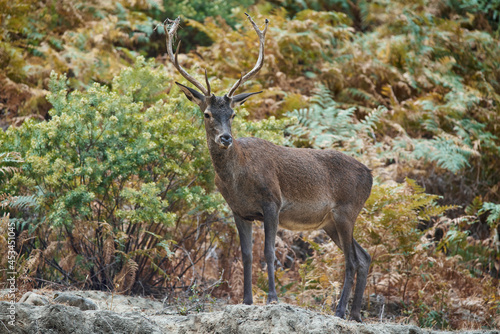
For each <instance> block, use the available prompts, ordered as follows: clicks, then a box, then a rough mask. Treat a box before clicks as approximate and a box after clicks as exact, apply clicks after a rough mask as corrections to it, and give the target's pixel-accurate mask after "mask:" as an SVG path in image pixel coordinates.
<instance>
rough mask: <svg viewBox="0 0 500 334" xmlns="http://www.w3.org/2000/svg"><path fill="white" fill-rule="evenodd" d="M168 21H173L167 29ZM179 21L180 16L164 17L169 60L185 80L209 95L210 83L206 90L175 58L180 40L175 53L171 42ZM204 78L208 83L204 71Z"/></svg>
mask: <svg viewBox="0 0 500 334" xmlns="http://www.w3.org/2000/svg"><path fill="white" fill-rule="evenodd" d="M168 23H173V24H172V26H171V27H170V30H169V29H168ZM180 23H181V17H180V16H179V17H177V18H176V19H175V20H173V21H172V20H170V19H168V18H167V19H166V20H165V21H164V22H163V28H164V29H165V34H166V35H167V37H166V44H167V53H168V56H169V57H170V61H171V62H172V63H173V64H174V67H175V68H176V69H177V71H179V73H180V74H181V75H182V76H183V77H184V78H186V80H187V81H189V82H190V83H192V84H193V85H195V86H196V88H198V89H199V90H200V91H201V92H202V93H203V94H204V95H205V96H210V85H208V90H207V89H206V88H205V87H203V85H202V84H201V83H199V82H198V81H197V80H196V79H195V78H193V77H192V76H191V75H189V74H188V73H187V72H186V71H185V70H184V69H183V68H182V66H181V65H180V64H179V61H178V60H177V54H178V52H179V48H180V46H181V41H180V40H179V43H178V44H177V49H176V50H175V55H174V52H173V50H172V43H173V40H174V36H175V34H176V32H177V29H178V28H179V25H180ZM205 78H206V80H207V84H208V77H207V76H206V71H205Z"/></svg>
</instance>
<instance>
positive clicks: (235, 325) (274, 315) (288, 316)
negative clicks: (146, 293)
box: [0, 291, 500, 334]
mask: <svg viewBox="0 0 500 334" xmlns="http://www.w3.org/2000/svg"><path fill="white" fill-rule="evenodd" d="M2 299H5V297H4V298H2ZM14 305H15V312H14V311H13V312H12V313H14V314H15V321H14V323H13V324H14V325H12V322H11V319H12V318H11V310H12V309H13V307H12V306H11V304H10V303H9V302H7V301H0V333H33V334H34V333H42V334H52V333H54V334H55V333H58V334H62V333H72V334H80V333H81V334H91V333H114V334H118V333H127V334H130V333H138V334H139V333H145V334H146V333H147V334H150V333H158V334H159V333H174V334H175V333H179V334H180V333H186V334H187V333H220V334H223V333H227V334H229V333H245V334H247V333H249V334H252V333H255V334H257V333H258V334H261V333H318V334H320V333H321V334H324V333H367V334H368V333H373V334H379V333H380V334H382V333H384V334H385V333H387V334H389V333H391V334H400V333H401V334H402V333H408V334H418V333H446V332H439V331H432V330H428V329H421V328H418V327H416V326H411V325H398V324H391V323H364V324H359V323H355V322H351V321H346V320H342V319H339V318H336V317H333V316H329V315H323V314H320V313H317V312H313V311H309V310H305V309H302V308H300V307H297V306H292V305H288V304H276V305H268V306H259V305H256V306H247V305H217V304H213V305H210V306H208V307H206V308H205V309H204V310H200V309H195V310H193V309H189V308H187V307H185V306H183V305H179V304H175V305H173V306H172V305H169V304H167V303H166V302H161V301H158V300H153V299H149V298H142V297H131V296H122V295H113V294H110V293H105V292H100V291H78V292H54V291H35V292H28V293H26V294H25V295H23V297H22V298H21V300H20V302H19V303H16V304H14ZM183 314H185V315H183ZM9 322H10V324H9ZM461 333H464V332H463V331H462V332H461ZM468 333H491V334H493V333H497V334H500V331H469V332H468Z"/></svg>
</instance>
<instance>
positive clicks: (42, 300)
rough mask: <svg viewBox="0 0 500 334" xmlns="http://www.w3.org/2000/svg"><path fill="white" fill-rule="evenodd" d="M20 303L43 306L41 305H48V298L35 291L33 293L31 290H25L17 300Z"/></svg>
mask: <svg viewBox="0 0 500 334" xmlns="http://www.w3.org/2000/svg"><path fill="white" fill-rule="evenodd" d="M19 302H20V303H26V304H31V305H34V306H43V305H48V304H49V300H48V298H47V297H45V296H42V295H39V294H37V293H34V292H32V291H28V292H26V293H25V294H24V295H23V296H22V297H21V299H20V300H19Z"/></svg>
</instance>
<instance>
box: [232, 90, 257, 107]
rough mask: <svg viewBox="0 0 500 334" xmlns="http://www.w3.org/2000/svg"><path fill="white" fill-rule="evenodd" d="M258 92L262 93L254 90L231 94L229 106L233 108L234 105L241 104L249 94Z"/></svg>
mask: <svg viewBox="0 0 500 334" xmlns="http://www.w3.org/2000/svg"><path fill="white" fill-rule="evenodd" d="M260 93H262V91H260V92H255V93H243V94H238V95H236V96H233V97H232V99H231V108H235V107H238V106H241V105H242V104H243V103H245V101H246V100H247V99H248V98H249V97H250V96H252V95H255V94H260Z"/></svg>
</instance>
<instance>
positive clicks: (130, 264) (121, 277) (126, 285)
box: [113, 259, 139, 292]
mask: <svg viewBox="0 0 500 334" xmlns="http://www.w3.org/2000/svg"><path fill="white" fill-rule="evenodd" d="M138 269H139V265H138V264H137V262H135V261H134V260H132V259H128V260H127V262H126V263H125V265H124V266H123V268H122V270H120V272H119V273H118V275H116V277H115V279H114V282H113V283H114V285H115V289H116V291H117V292H127V291H129V290H130V289H131V288H132V286H133V285H134V283H135V278H136V273H137V270H138Z"/></svg>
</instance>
